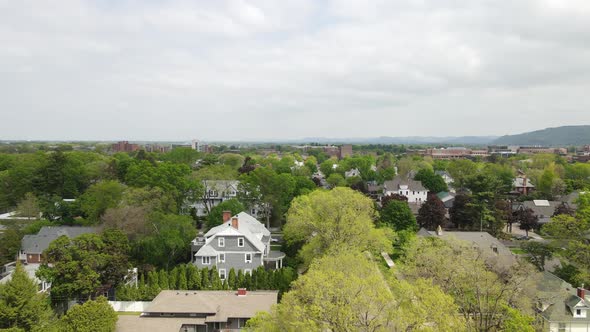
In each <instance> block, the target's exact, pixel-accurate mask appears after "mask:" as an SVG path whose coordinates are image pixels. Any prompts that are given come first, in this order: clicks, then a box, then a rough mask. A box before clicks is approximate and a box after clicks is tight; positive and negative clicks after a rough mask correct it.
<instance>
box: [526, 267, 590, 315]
mask: <svg viewBox="0 0 590 332" xmlns="http://www.w3.org/2000/svg"><path fill="white" fill-rule="evenodd" d="M586 292H588V291H586ZM536 295H537V298H538V302H539V304H540V307H539V308H538V310H539V311H540V313H541V316H542V317H543V318H545V319H546V320H548V321H550V322H568V321H576V322H590V316H587V317H585V318H584V317H576V318H574V317H573V315H572V312H571V309H572V308H575V307H576V306H577V305H578V304H580V302H582V306H578V307H577V308H576V309H578V308H581V309H588V308H590V307H589V306H588V305H589V304H590V303H589V302H588V300H587V299H584V300H582V299H581V298H580V297H578V296H577V291H576V288H575V287H573V286H572V285H571V284H569V283H567V282H566V281H564V280H562V279H560V278H558V277H557V276H555V275H554V274H552V273H549V272H547V271H544V272H543V273H541V278H539V279H538V280H537V282H536Z"/></svg>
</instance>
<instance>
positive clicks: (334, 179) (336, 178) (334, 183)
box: [326, 173, 346, 188]
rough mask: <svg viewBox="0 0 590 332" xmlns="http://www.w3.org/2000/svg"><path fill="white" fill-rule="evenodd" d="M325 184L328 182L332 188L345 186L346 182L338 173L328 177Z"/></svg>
mask: <svg viewBox="0 0 590 332" xmlns="http://www.w3.org/2000/svg"><path fill="white" fill-rule="evenodd" d="M326 182H328V184H329V185H330V187H332V188H335V187H344V186H346V180H345V179H344V177H343V176H342V175H340V174H338V173H332V174H330V176H328V178H327V179H326Z"/></svg>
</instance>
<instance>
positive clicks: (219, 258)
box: [191, 211, 285, 280]
mask: <svg viewBox="0 0 590 332" xmlns="http://www.w3.org/2000/svg"><path fill="white" fill-rule="evenodd" d="M223 221H224V222H223V224H221V225H219V226H216V227H213V228H212V229H210V230H209V231H208V232H207V233H206V234H205V235H204V236H201V237H197V238H195V239H194V240H193V241H192V243H191V248H192V257H193V264H195V265H196V266H197V267H198V268H205V267H207V268H211V267H213V266H215V267H216V268H217V271H218V272H219V277H220V278H221V279H222V280H225V278H226V277H227V274H228V273H229V271H230V270H231V269H232V268H233V269H234V270H235V271H236V272H237V271H239V270H242V271H244V273H252V271H253V270H254V269H256V268H258V267H259V266H265V267H268V268H275V269H278V268H281V267H282V266H283V258H284V257H285V254H284V253H282V252H278V251H271V250H270V239H271V238H270V232H269V231H268V229H266V227H264V225H263V224H262V223H261V222H260V221H258V220H257V219H256V218H254V217H252V216H251V215H249V214H247V213H245V212H240V213H239V214H237V215H235V216H233V217H231V213H230V212H229V211H225V212H224V213H223Z"/></svg>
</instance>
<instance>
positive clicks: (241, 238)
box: [238, 237, 244, 248]
mask: <svg viewBox="0 0 590 332" xmlns="http://www.w3.org/2000/svg"><path fill="white" fill-rule="evenodd" d="M240 241H241V242H242V245H240ZM238 247H240V248H242V247H244V238H243V237H239V238H238Z"/></svg>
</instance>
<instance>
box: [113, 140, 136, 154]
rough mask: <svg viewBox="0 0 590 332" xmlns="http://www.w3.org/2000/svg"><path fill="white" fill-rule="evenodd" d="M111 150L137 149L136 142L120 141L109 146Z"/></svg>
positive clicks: (128, 150) (125, 150)
mask: <svg viewBox="0 0 590 332" xmlns="http://www.w3.org/2000/svg"><path fill="white" fill-rule="evenodd" d="M111 149H112V150H113V152H134V151H137V150H139V145H138V144H129V141H120V142H118V143H115V144H113V145H112V146H111Z"/></svg>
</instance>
